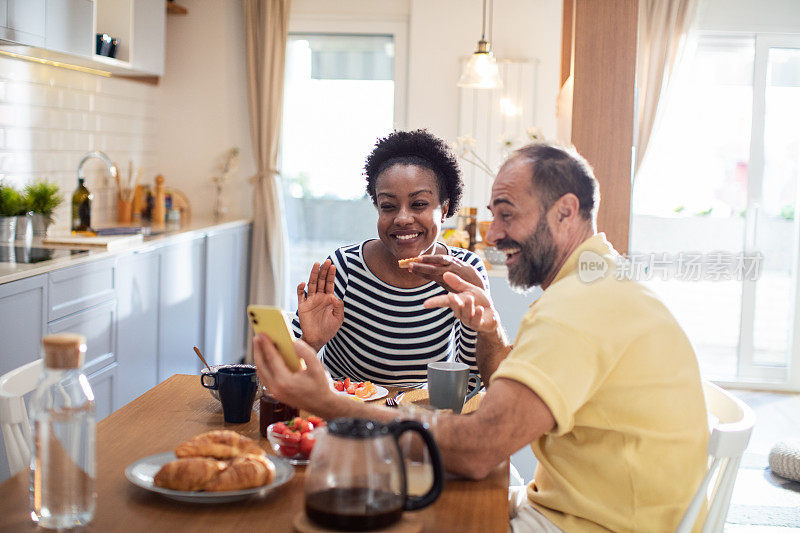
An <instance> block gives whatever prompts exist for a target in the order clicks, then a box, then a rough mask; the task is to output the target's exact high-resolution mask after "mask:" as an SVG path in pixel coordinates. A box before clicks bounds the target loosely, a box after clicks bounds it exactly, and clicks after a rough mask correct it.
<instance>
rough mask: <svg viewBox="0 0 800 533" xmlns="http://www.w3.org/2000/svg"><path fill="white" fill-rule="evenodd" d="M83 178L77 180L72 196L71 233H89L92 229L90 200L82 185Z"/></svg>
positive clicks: (92, 196) (90, 196)
mask: <svg viewBox="0 0 800 533" xmlns="http://www.w3.org/2000/svg"><path fill="white" fill-rule="evenodd" d="M83 181H84V180H83V178H78V188H77V189H75V192H74V193H73V194H72V231H91V228H92V198H94V195H93V194H91V193H90V192H89V189H87V188H86V185H84V184H83Z"/></svg>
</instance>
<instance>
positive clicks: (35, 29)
mask: <svg viewBox="0 0 800 533" xmlns="http://www.w3.org/2000/svg"><path fill="white" fill-rule="evenodd" d="M0 9H2V12H3V13H2V16H0V20H2V21H3V27H2V28H0V37H2V38H3V39H8V40H9V41H14V42H18V43H22V44H27V45H30V46H44V27H45V15H44V13H45V0H3V1H2V2H0Z"/></svg>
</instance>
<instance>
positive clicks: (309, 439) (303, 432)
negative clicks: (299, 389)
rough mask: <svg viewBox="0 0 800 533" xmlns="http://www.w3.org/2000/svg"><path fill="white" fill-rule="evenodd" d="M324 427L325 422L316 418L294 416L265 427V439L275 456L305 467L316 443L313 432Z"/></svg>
mask: <svg viewBox="0 0 800 533" xmlns="http://www.w3.org/2000/svg"><path fill="white" fill-rule="evenodd" d="M324 425H325V421H324V420H322V419H321V418H320V417H318V416H309V417H308V418H303V417H300V416H296V417H294V418H293V419H291V420H287V421H285V422H275V423H274V424H270V425H269V426H267V439H268V440H269V442H270V444H271V445H272V449H273V450H275V453H276V454H278V455H280V456H281V457H286V458H287V459H289V462H290V463H291V464H293V465H305V464H308V458H309V457H311V451H312V450H313V449H314V444H315V443H316V437H315V436H314V430H315V429H317V428H320V427H323V426H324Z"/></svg>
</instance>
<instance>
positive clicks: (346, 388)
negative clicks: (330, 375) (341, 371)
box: [333, 378, 389, 402]
mask: <svg viewBox="0 0 800 533" xmlns="http://www.w3.org/2000/svg"><path fill="white" fill-rule="evenodd" d="M333 390H335V391H336V392H338V393H339V394H347V395H348V396H351V397H353V398H356V399H358V400H362V401H365V402H371V401H372V400H380V399H381V398H384V397H386V396H388V394H389V391H388V390H387V389H386V388H385V387H381V386H380V385H375V384H374V383H372V382H371V381H351V380H350V378H345V379H344V380H342V381H334V382H333Z"/></svg>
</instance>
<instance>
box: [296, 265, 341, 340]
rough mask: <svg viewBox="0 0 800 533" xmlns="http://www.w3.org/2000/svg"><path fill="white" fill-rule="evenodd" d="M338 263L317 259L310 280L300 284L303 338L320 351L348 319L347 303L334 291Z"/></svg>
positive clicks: (300, 314) (299, 305)
mask: <svg viewBox="0 0 800 533" xmlns="http://www.w3.org/2000/svg"><path fill="white" fill-rule="evenodd" d="M335 280H336V267H335V266H334V265H333V264H332V263H331V260H330V259H326V260H325V262H324V263H322V265H320V264H319V263H314V266H313V267H312V269H311V274H310V275H309V276H308V294H306V290H305V289H306V284H305V283H301V284H300V285H298V286H297V303H298V305H297V317H298V319H299V320H300V329H302V330H303V340H304V341H306V342H307V343H308V344H310V345H311V347H312V348H313V349H314V350H316V351H317V352H318V351H320V350H321V349H322V347H323V346H325V344H326V343H327V342H328V341H329V340H331V339H332V338H333V336H334V335H336V332H337V331H339V328H340V327H341V326H342V321H343V320H344V303H343V302H342V301H341V300H340V299H339V298H337V297H336V296H335V295H334V294H333V287H334V282H335Z"/></svg>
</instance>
